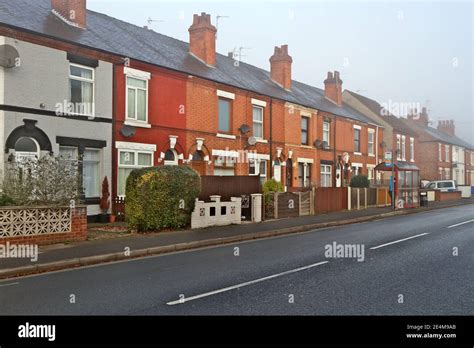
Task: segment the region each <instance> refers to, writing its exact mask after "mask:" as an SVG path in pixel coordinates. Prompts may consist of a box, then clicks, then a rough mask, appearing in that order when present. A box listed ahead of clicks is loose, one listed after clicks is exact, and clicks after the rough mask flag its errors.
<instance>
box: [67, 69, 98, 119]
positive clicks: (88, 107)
mask: <svg viewBox="0 0 474 348" xmlns="http://www.w3.org/2000/svg"><path fill="white" fill-rule="evenodd" d="M69 101H70V102H71V104H72V106H73V108H74V109H73V110H69V111H70V112H71V113H73V114H79V115H89V116H93V115H94V69H92V68H89V67H86V66H81V65H77V64H70V65H69Z"/></svg>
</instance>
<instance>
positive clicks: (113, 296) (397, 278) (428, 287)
mask: <svg viewBox="0 0 474 348" xmlns="http://www.w3.org/2000/svg"><path fill="white" fill-rule="evenodd" d="M280 223H282V222H280ZM340 245H342V246H354V247H355V246H358V248H359V249H358V250H363V252H362V253H360V254H357V255H356V254H351V253H348V252H347V251H348V250H349V249H343V250H346V252H343V253H341V254H339V253H334V254H328V250H330V248H331V247H332V246H340ZM362 247H363V248H362ZM328 248H329V249H328ZM336 250H339V249H336ZM354 250H355V249H354ZM472 250H474V206H473V205H459V206H455V207H450V208H445V209H437V210H425V211H424V212H422V213H419V214H407V215H404V216H392V217H388V218H384V219H380V220H374V221H367V222H365V223H358V224H351V225H344V226H338V227H330V228H326V229H322V230H317V231H309V232H306V233H298V234H289V235H286V236H280V237H275V238H266V239H259V240H253V241H247V242H239V243H234V244H230V245H221V246H218V247H213V248H202V249H197V250H189V251H182V252H174V253H170V254H165V255H157V256H150V257H145V258H138V259H133V260H125V261H122V262H116V263H108V264H101V265H96V266H90V267H84V268H78V269H70V270H64V271H59V272H51V273H45V274H38V275H32V276H27V277H20V278H15V279H8V280H3V281H0V289H1V296H0V313H2V314H3V315H473V314H474V298H473V297H472V294H473V293H474V253H472ZM356 256H357V257H356ZM359 256H363V257H359ZM73 295H74V296H73ZM72 297H73V298H74V301H71V298H72Z"/></svg>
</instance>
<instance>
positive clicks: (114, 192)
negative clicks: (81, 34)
mask: <svg viewBox="0 0 474 348" xmlns="http://www.w3.org/2000/svg"><path fill="white" fill-rule="evenodd" d="M112 93H113V95H112V144H110V151H111V152H112V173H111V180H112V181H111V183H110V186H111V188H112V197H111V201H112V202H111V203H112V204H111V206H112V212H113V211H114V209H115V197H116V196H117V185H116V183H117V156H116V154H115V124H116V115H115V113H116V111H117V107H116V104H117V79H116V64H115V63H113V65H112Z"/></svg>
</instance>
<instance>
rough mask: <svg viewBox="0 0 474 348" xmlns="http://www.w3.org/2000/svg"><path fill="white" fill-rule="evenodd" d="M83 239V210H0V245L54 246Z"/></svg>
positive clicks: (9, 208)
mask: <svg viewBox="0 0 474 348" xmlns="http://www.w3.org/2000/svg"><path fill="white" fill-rule="evenodd" d="M86 238H87V207H86V206H76V207H75V208H69V207H2V208H0V244H6V243H7V242H9V243H11V244H12V243H14V244H38V245H45V244H55V243H61V242H66V241H84V240H86Z"/></svg>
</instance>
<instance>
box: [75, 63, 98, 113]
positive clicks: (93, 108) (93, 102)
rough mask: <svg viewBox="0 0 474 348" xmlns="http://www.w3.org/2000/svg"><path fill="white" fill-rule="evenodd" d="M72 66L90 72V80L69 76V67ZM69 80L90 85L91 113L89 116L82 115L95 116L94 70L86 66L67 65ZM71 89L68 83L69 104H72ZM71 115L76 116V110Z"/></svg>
mask: <svg viewBox="0 0 474 348" xmlns="http://www.w3.org/2000/svg"><path fill="white" fill-rule="evenodd" d="M72 66H73V67H76V68H80V69H84V70H90V71H92V79H88V78H85V77H79V76H74V75H71V67H72ZM70 80H75V81H80V82H88V83H92V103H91V104H92V112H91V113H90V114H88V113H84V115H87V116H95V69H94V68H91V67H90V66H86V65H81V64H76V63H69V81H70ZM71 88H72V87H71V83H69V102H70V103H72V101H71V97H72V95H71ZM73 114H74V115H78V113H76V110H74V111H73Z"/></svg>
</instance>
